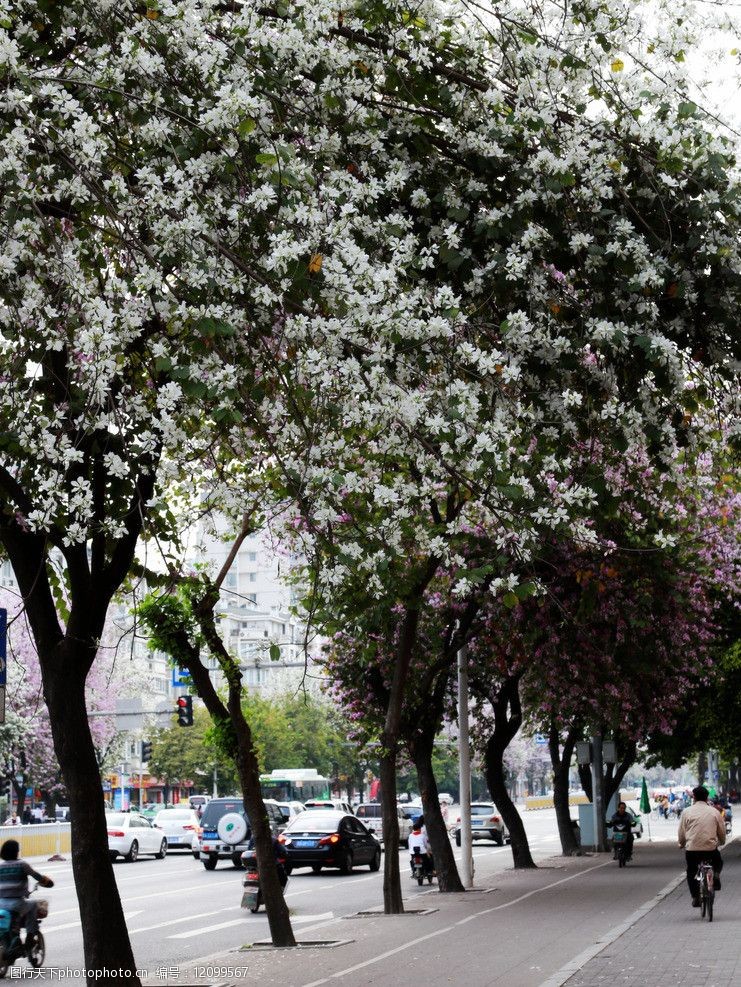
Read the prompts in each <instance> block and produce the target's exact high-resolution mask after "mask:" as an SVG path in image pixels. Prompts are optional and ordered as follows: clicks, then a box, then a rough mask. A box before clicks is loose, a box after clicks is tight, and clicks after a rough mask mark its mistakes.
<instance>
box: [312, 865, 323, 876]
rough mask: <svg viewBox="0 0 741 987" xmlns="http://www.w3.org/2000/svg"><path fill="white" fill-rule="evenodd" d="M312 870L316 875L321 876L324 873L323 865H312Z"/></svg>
mask: <svg viewBox="0 0 741 987" xmlns="http://www.w3.org/2000/svg"><path fill="white" fill-rule="evenodd" d="M311 869H312V871H313V872H314V873H315V874H321V872H322V865H321V864H312V865H311Z"/></svg>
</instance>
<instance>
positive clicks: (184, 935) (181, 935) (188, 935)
mask: <svg viewBox="0 0 741 987" xmlns="http://www.w3.org/2000/svg"><path fill="white" fill-rule="evenodd" d="M266 917H267V916H266ZM244 924H245V920H244V917H242V918H237V919H234V920H233V921H231V922H220V923H219V924H218V925H206V926H205V927H204V928H202V929H193V930H192V931H191V932H178V933H177V935H174V936H167V938H168V939H195V937H196V936H202V935H204V934H205V933H206V932H217V931H218V930H219V929H228V928H229V926H230V925H244Z"/></svg>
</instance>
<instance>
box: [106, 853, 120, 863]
mask: <svg viewBox="0 0 741 987" xmlns="http://www.w3.org/2000/svg"><path fill="white" fill-rule="evenodd" d="M108 856H109V857H110V858H111V863H113V861H114V860H116V858H117V857H118V854H117V853H116V851H115V850H109V851H108Z"/></svg>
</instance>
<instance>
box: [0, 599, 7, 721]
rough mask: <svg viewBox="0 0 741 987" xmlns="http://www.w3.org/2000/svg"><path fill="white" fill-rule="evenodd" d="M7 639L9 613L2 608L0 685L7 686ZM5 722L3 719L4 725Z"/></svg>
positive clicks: (0, 616) (0, 624)
mask: <svg viewBox="0 0 741 987" xmlns="http://www.w3.org/2000/svg"><path fill="white" fill-rule="evenodd" d="M7 637H8V611H7V610H6V609H5V607H0V685H7V675H8V665H7V662H6V657H7V653H8V652H7ZM4 722H5V720H4V719H3V723H4Z"/></svg>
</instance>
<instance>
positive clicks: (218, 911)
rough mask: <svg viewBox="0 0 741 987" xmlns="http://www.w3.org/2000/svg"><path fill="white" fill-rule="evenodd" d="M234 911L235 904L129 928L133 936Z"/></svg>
mask: <svg viewBox="0 0 741 987" xmlns="http://www.w3.org/2000/svg"><path fill="white" fill-rule="evenodd" d="M232 911H234V905H229V907H228V908H217V909H215V910H214V911H213V912H199V913H198V914H197V915H186V916H185V917H184V918H172V919H168V921H167V922H158V923H157V924H156V925H145V926H142V928H141V929H129V935H130V936H133V935H134V934H135V933H137V932H151V931H152V929H164V928H166V927H167V926H168V925H181V924H182V923H183V922H192V921H193V920H194V919H197V918H208V917H209V916H211V915H223V914H224V912H232Z"/></svg>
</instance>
